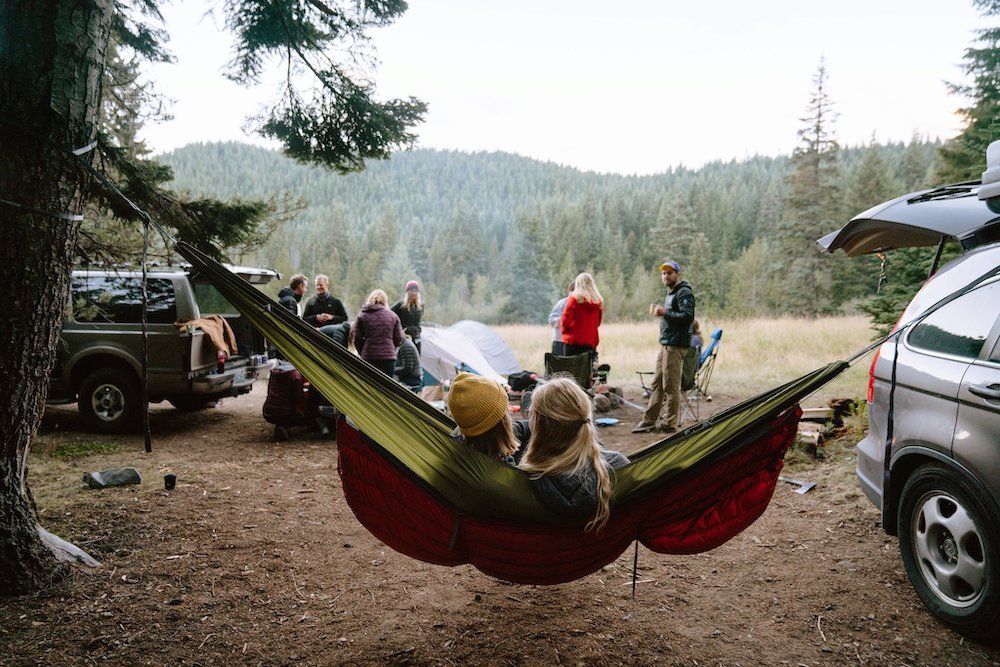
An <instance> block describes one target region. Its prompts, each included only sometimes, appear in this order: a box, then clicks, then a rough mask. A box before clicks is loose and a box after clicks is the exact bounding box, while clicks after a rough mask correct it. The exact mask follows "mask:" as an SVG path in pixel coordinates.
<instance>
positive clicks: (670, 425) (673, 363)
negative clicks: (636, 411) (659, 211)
mask: <svg viewBox="0 0 1000 667" xmlns="http://www.w3.org/2000/svg"><path fill="white" fill-rule="evenodd" d="M660 279H661V280H662V281H663V286H664V287H666V288H667V298H666V300H665V301H664V302H663V305H662V306H652V307H650V311H649V312H650V314H651V315H656V316H657V317H659V318H660V351H659V353H657V355H656V368H655V372H654V373H653V386H652V393H651V394H650V396H649V403H648V404H647V406H646V413H645V414H644V415H643V416H642V421H640V422H639V423H638V425H636V427H635V428H634V429H632V432H633V433H644V432H646V431H652V430H653V429H654V428H656V420H657V419H658V418H659V416H660V408H662V407H663V401H664V399H666V401H667V416H666V418H665V419H664V420H663V427H662V428H661V430H662V431H663V432H665V433H673V432H674V431H676V430H677V428H678V427H679V426H680V417H681V375H682V373H683V368H684V356H685V355H686V354H687V350H688V348H689V347H691V333H690V328H691V323H692V322H694V291H692V289H691V285H690V284H688V282H687V281H686V280H681V267H680V265H679V264H678V263H677V262H674V261H666V262H664V263H663V264H660Z"/></svg>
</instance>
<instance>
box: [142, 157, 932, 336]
mask: <svg viewBox="0 0 1000 667" xmlns="http://www.w3.org/2000/svg"><path fill="white" fill-rule="evenodd" d="M936 146H937V145H936V144H933V143H919V142H918V143H912V144H909V145H903V144H890V145H887V146H872V147H864V148H852V149H846V150H841V152H840V170H841V176H840V179H841V183H840V186H839V188H838V192H837V194H836V196H837V197H838V199H837V200H836V201H831V202H830V204H829V206H830V207H832V208H831V210H836V211H841V209H844V210H845V211H846V210H847V209H850V208H852V207H858V206H862V205H864V207H865V208H867V206H870V205H873V204H875V203H878V201H881V199H878V200H876V201H870V202H868V200H866V199H865V197H866V196H867V197H868V198H869V199H874V198H875V197H877V196H881V195H876V194H869V195H866V194H865V192H864V183H863V182H862V183H860V184H859V183H858V182H857V179H858V173H859V168H860V165H861V164H862V162H863V161H864V160H865V158H866V156H867V155H869V153H870V152H871V151H873V150H874V151H878V153H879V155H880V156H881V160H882V161H883V162H884V163H885V167H884V169H885V170H886V171H887V172H889V173H887V174H886V177H887V178H890V179H894V180H893V181H892V182H893V183H894V184H898V185H893V186H892V187H896V188H898V189H899V191H901V192H905V191H907V190H906V188H909V189H916V187H917V186H919V185H924V184H923V183H920V182H918V179H919V178H920V177H921V176H922V175H923V176H925V175H926V174H927V173H929V172H930V169H931V165H932V164H933V161H934V159H935V157H934V156H935V151H936ZM157 159H158V160H160V161H161V162H163V163H164V164H167V165H169V166H171V167H172V168H173V170H174V174H175V180H174V182H173V184H172V185H171V187H174V188H175V189H178V190H188V191H190V192H192V193H195V194H205V195H211V196H215V197H219V198H223V199H228V198H232V197H239V198H243V199H267V198H270V197H273V196H275V195H278V194H280V193H290V194H291V195H293V196H294V197H297V198H300V199H302V200H305V201H307V202H308V203H309V207H308V209H307V210H305V211H303V212H302V213H301V214H300V215H299V216H297V218H296V219H295V220H293V221H291V222H290V223H287V224H285V225H284V226H282V227H281V228H280V229H279V230H278V232H277V233H276V234H275V235H274V236H273V238H272V239H271V241H270V242H269V243H268V244H267V245H266V246H265V247H264V248H262V249H261V250H259V251H257V252H256V253H255V254H254V255H251V256H247V257H240V258H238V259H240V261H253V262H258V263H261V264H265V265H269V266H273V267H276V268H277V269H278V270H279V271H281V272H282V273H283V274H285V275H289V274H290V273H294V272H299V271H302V272H305V273H306V274H307V275H309V276H313V275H315V274H316V273H318V272H324V273H328V274H329V275H330V276H331V278H332V280H333V282H334V285H335V289H334V291H335V292H337V293H339V294H342V295H343V296H344V297H345V298H346V299H347V301H348V303H349V304H353V306H360V304H361V303H362V301H363V299H364V297H365V296H366V295H367V294H368V292H369V291H370V290H371V289H373V288H374V287H382V288H383V289H385V290H386V291H387V292H389V293H390V295H391V294H395V293H396V292H397V291H399V290H401V288H402V285H403V284H404V283H405V282H406V281H407V280H409V279H411V278H416V279H418V280H420V281H421V282H422V283H423V284H424V285H425V293H426V294H427V295H428V309H429V312H428V316H430V317H432V318H433V319H435V320H437V321H443V322H447V321H452V320H456V319H462V318H463V317H474V318H478V319H482V320H486V321H539V320H540V319H541V318H543V317H544V315H545V314H546V313H547V308H548V306H549V305H551V302H552V301H554V300H555V299H557V298H559V296H561V293H562V291H563V289H564V286H565V284H566V282H568V281H569V280H570V279H572V277H573V276H575V275H576V273H578V272H579V271H584V270H586V271H590V272H591V273H593V274H594V275H595V277H596V278H597V279H598V285H599V286H600V287H601V289H602V292H603V293H604V295H605V297H606V317H607V318H608V319H616V318H632V317H636V316H637V315H636V314H635V313H637V312H638V311H639V310H641V309H643V308H645V307H646V306H647V305H648V303H649V302H650V301H651V300H652V301H655V300H658V298H659V296H658V295H659V293H660V291H661V288H660V287H659V285H658V282H659V281H658V275H657V274H656V272H655V266H656V265H657V264H658V263H659V262H660V261H662V259H663V258H664V257H665V256H671V257H673V258H675V259H678V261H681V262H682V263H683V264H684V265H685V267H686V271H685V277H687V278H688V279H690V280H692V281H693V282H694V283H695V284H696V285H697V286H698V288H699V302H700V303H701V304H703V306H704V308H707V309H710V310H716V311H721V312H729V311H733V309H737V310H738V311H739V312H743V309H745V308H746V307H747V306H746V304H747V302H748V301H747V297H746V296H745V295H744V294H743V293H742V291H741V290H742V289H743V287H744V286H743V285H742V284H741V280H742V277H741V276H740V271H741V270H745V269H741V266H740V263H741V261H742V262H744V263H745V262H746V261H749V260H748V258H749V257H750V255H748V254H747V253H748V252H751V251H753V252H754V253H758V254H759V253H760V252H765V253H766V252H768V250H767V248H769V247H771V246H770V245H768V243H767V239H768V238H770V237H771V235H774V234H776V233H778V232H777V230H778V229H779V227H780V223H781V220H782V216H783V211H784V206H785V197H786V191H787V181H788V178H789V171H790V166H789V159H788V158H787V157H784V156H781V157H753V158H749V159H746V160H741V161H735V160H731V161H728V162H722V161H717V162H712V163H709V164H706V165H704V166H702V167H700V168H698V169H687V168H683V167H680V168H675V169H671V170H669V171H667V172H665V173H662V174H656V175H649V176H623V175H617V174H597V173H593V172H583V171H580V170H578V169H575V168H572V167H566V166H561V165H556V164H553V163H551V162H542V161H539V160H534V159H531V158H526V157H523V156H519V155H513V154H509V153H500V152H475V153H467V152H461V151H445V150H434V149H415V150H412V151H404V152H400V153H397V154H395V155H394V156H393V157H392V158H391V159H389V160H385V161H382V160H374V161H370V162H369V163H368V165H367V168H366V169H365V170H364V171H363V172H360V173H355V174H349V175H346V176H344V175H338V174H335V173H333V172H330V171H326V170H324V169H321V168H318V167H313V166H308V165H302V164H299V163H297V162H295V161H293V160H291V159H289V158H286V157H284V156H283V155H282V154H281V153H280V152H277V151H275V150H270V149H266V148H261V147H258V146H251V145H248V144H241V143H234V142H229V143H209V144H191V145H188V146H185V147H183V148H180V149H177V150H174V151H171V152H169V153H166V154H163V155H161V156H157ZM914 161H916V164H915V165H914V164H912V163H913V162H914ZM862 180H864V179H863V178H862ZM858 210H863V209H861V208H857V209H856V210H854V211H852V212H850V213H846V212H841V213H837V214H836V215H835V216H834V218H835V219H843V220H844V221H845V222H846V220H847V219H848V218H849V217H850V215H853V213H855V212H857V211H858ZM838 216H839V217H838ZM825 224H826V223H825ZM828 231H831V230H830V229H817V230H816V237H817V238H818V237H819V236H821V235H822V234H824V233H826V232H828ZM755 243H757V244H763V245H762V246H760V247H761V250H756V249H755ZM802 251H803V252H806V251H809V252H811V251H812V248H811V247H810V248H803V250H802ZM754 257H756V255H754ZM754 261H755V262H756V261H758V260H756V259H755V260H754ZM764 266H765V267H766V266H768V264H767V263H766V261H765V264H764ZM778 278H779V279H780V276H779V277H778ZM779 293H780V290H778V292H776V294H779ZM848 296H849V295H848ZM845 298H848V297H847V296H845ZM751 303H752V307H751V308H750V310H751V311H754V310H756V309H758V308H764V307H766V308H768V309H770V310H774V309H775V308H780V307H781V304H780V299H779V298H777V297H776V296H774V295H772V298H771V301H770V302H767V300H765V299H763V298H762V299H761V300H760V305H758V301H757V299H756V297H754V298H753V299H752V302H751ZM542 311H545V312H544V313H542Z"/></svg>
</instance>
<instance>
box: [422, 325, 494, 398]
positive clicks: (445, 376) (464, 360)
mask: <svg viewBox="0 0 1000 667" xmlns="http://www.w3.org/2000/svg"><path fill="white" fill-rule="evenodd" d="M420 341H421V342H420V365H421V366H423V369H424V373H425V376H426V374H430V375H432V376H434V379H435V380H437V381H438V382H444V381H445V380H451V379H453V378H454V377H455V375H457V371H456V369H462V370H468V371H471V372H473V373H478V374H479V375H482V376H484V377H488V378H490V379H492V380H496V381H497V382H499V383H500V384H503V383H504V382H506V381H505V380H504V378H503V377H501V375H500V373H498V372H497V371H496V370H495V369H494V368H493V366H491V365H490V362H488V361H487V360H486V357H485V356H483V353H482V352H481V351H480V350H479V348H478V347H477V346H476V343H475V341H474V340H472V339H471V338H469V337H468V336H467V335H465V334H464V333H462V332H461V331H459V330H457V329H453V328H451V327H429V326H424V327H423V331H421V332H420ZM427 381H428V378H425V383H426V382H427Z"/></svg>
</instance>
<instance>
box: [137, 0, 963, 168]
mask: <svg viewBox="0 0 1000 667" xmlns="http://www.w3.org/2000/svg"><path fill="white" fill-rule="evenodd" d="M214 4H217V3H214ZM209 6H211V5H209V4H207V3H203V2H200V1H199V0H182V1H181V2H178V3H177V4H176V5H175V6H172V7H167V8H165V10H164V13H165V16H166V19H167V27H168V29H169V31H170V33H171V35H172V40H171V42H170V47H171V49H172V50H173V52H174V54H175V55H176V56H177V58H178V62H177V63H176V64H174V65H170V66H162V67H156V68H154V69H152V70H151V71H150V72H149V76H150V78H152V79H153V80H155V82H156V83H157V85H158V87H159V89H160V91H161V92H162V93H163V94H165V95H166V96H168V97H169V98H171V99H173V100H175V103H174V105H173V107H172V111H173V114H174V116H175V119H174V120H173V121H170V122H168V123H164V124H162V125H158V126H150V127H148V128H147V129H146V131H145V132H144V135H143V136H144V138H145V139H146V141H147V143H148V144H149V145H150V147H152V148H153V149H154V150H156V151H165V150H170V149H172V148H176V147H179V146H183V145H185V144H188V143H192V142H197V141H220V140H242V141H253V142H255V143H260V140H259V139H255V138H254V137H252V136H248V135H246V134H244V133H243V131H242V126H243V119H244V118H245V117H246V116H247V115H249V114H252V113H254V112H256V111H258V110H259V108H260V106H261V104H262V102H264V101H266V100H267V99H268V96H269V95H271V94H272V93H273V86H270V85H264V86H261V87H259V88H257V89H253V90H251V91H245V90H243V89H241V88H239V87H238V86H236V85H235V84H231V83H229V82H227V81H226V80H225V79H223V78H222V76H221V74H220V72H221V69H222V66H223V64H224V63H225V62H226V61H227V60H228V58H229V54H228V47H229V44H230V41H229V39H228V38H227V37H226V36H225V35H224V34H222V33H220V30H219V27H218V26H217V24H216V22H215V21H213V19H212V18H210V17H205V16H204V13H205V11H206V9H207V8H208V7H209ZM982 25H983V20H982V19H981V18H980V17H979V16H978V15H977V13H976V12H975V10H973V8H972V7H971V4H970V3H969V2H968V1H967V0H838V2H814V1H811V0H756V2H747V1H746V0H741V1H737V0H716V1H715V2H704V3H692V2H690V1H689V0H685V1H683V2H679V1H675V0H613V1H612V0H605V1H603V2H595V1H592V0H503V1H499V0H496V1H495V0H411V1H410V8H409V10H408V11H407V12H406V14H404V15H403V17H402V18H401V19H400V20H399V21H397V22H396V23H395V24H393V25H392V26H390V27H388V28H385V29H382V30H379V31H378V32H377V33H375V43H376V46H377V48H378V55H379V58H380V60H381V65H380V67H379V69H378V72H377V75H376V76H377V81H378V84H379V95H380V97H384V98H389V97H408V96H411V95H412V96H415V97H418V98H420V99H422V100H424V101H425V102H427V103H428V105H429V112H428V114H427V119H426V122H425V123H424V124H423V125H421V126H419V127H418V129H417V131H418V133H419V135H420V140H419V143H418V146H421V147H428V148H444V149H458V150H466V151H476V150H488V151H493V150H498V151H507V152H511V153H518V154H520V155H525V156H529V157H533V158H538V159H541V160H548V161H552V162H556V163H559V164H565V165H570V166H573V167H577V168H580V169H584V170H593V171H600V172H617V173H623V174H632V173H639V174H648V173H656V172H661V171H665V170H667V169H669V168H670V167H673V166H678V165H685V166H688V167H699V166H701V165H703V164H704V163H706V162H709V161H712V160H717V159H721V160H729V159H733V158H735V159H742V158H747V157H751V156H753V155H758V154H759V155H778V154H787V153H790V152H791V150H792V149H793V148H794V146H795V144H796V140H797V137H796V131H797V130H798V129H799V127H800V126H801V125H802V123H801V122H800V120H799V119H800V118H801V117H802V116H803V115H804V113H805V110H806V104H807V102H808V99H809V94H810V91H811V90H812V88H813V77H814V75H815V73H816V69H817V67H818V65H819V62H820V58H824V59H825V62H826V67H827V71H828V76H829V81H828V90H829V94H830V97H831V98H832V99H833V101H834V104H835V108H836V111H837V112H838V113H839V118H838V120H837V124H836V130H837V136H838V138H839V140H840V142H841V144H842V145H847V146H853V145H858V144H864V143H867V142H869V141H870V140H871V138H872V137H873V136H874V137H875V138H876V140H878V141H880V142H885V141H908V140H909V139H910V137H912V136H913V134H914V133H917V134H919V135H921V136H923V137H929V138H948V137H950V136H953V135H954V134H955V133H956V132H957V131H958V130H959V129H960V128H961V122H960V119H959V118H958V117H956V115H955V109H956V108H958V107H959V106H961V105H962V104H963V100H962V99H961V98H958V97H956V96H954V95H950V94H949V93H948V90H947V87H946V85H945V82H946V81H952V82H959V81H963V75H962V71H961V69H960V64H961V62H962V55H963V52H964V50H965V49H966V48H967V47H968V46H970V45H971V43H972V40H973V38H974V32H973V31H974V30H975V28H976V27H977V26H982Z"/></svg>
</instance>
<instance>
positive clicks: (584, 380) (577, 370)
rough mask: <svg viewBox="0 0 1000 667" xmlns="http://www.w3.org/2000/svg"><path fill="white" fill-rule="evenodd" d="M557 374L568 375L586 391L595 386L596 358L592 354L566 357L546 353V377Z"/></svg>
mask: <svg viewBox="0 0 1000 667" xmlns="http://www.w3.org/2000/svg"><path fill="white" fill-rule="evenodd" d="M556 373H568V374H569V375H572V376H573V379H574V380H576V382H577V384H579V385H580V386H581V387H583V388H584V389H587V390H589V389H590V388H592V387H593V386H594V357H593V355H592V354H591V353H590V352H581V353H580V354H574V355H572V356H568V357H564V356H562V355H558V354H552V353H551V352H546V353H545V377H546V379H548V378H550V377H552V376H553V375H555V374H556Z"/></svg>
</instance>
